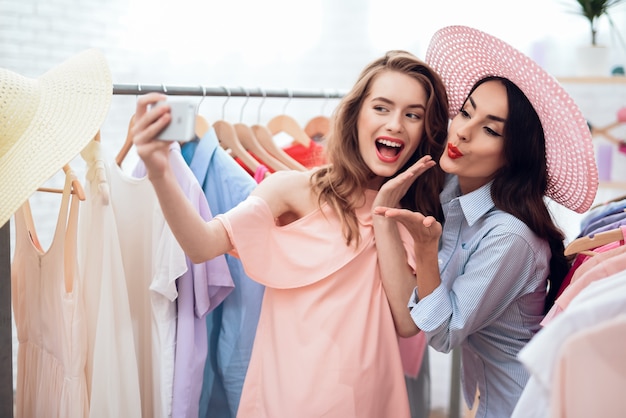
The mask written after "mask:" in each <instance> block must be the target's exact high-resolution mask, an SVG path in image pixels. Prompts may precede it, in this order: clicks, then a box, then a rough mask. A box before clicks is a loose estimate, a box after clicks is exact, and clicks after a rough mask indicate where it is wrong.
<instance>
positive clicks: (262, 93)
mask: <svg viewBox="0 0 626 418" xmlns="http://www.w3.org/2000/svg"><path fill="white" fill-rule="evenodd" d="M259 91H260V92H261V95H262V96H263V98H262V99H261V103H259V108H258V110H257V115H256V123H257V124H261V108H262V107H263V104H264V103H265V98H266V97H267V93H266V92H265V90H263V89H262V88H261V87H259Z"/></svg>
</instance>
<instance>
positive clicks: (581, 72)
mask: <svg viewBox="0 0 626 418" xmlns="http://www.w3.org/2000/svg"><path fill="white" fill-rule="evenodd" d="M576 52H577V55H576V64H577V65H576V75H577V76H579V77H606V76H608V75H609V74H610V68H609V48H608V47H606V46H603V45H586V46H579V47H578V50H577V51H576Z"/></svg>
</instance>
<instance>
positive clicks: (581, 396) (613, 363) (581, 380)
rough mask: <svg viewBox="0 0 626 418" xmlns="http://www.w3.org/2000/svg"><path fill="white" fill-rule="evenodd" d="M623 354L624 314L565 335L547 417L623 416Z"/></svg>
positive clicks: (625, 402)
mask: <svg viewBox="0 0 626 418" xmlns="http://www.w3.org/2000/svg"><path fill="white" fill-rule="evenodd" d="M624 353H626V313H624V314H622V315H619V316H617V317H616V318H613V319H608V320H606V321H604V322H601V323H599V324H598V325H595V326H592V327H589V328H586V329H583V330H582V331H579V332H577V333H575V334H574V335H572V336H571V337H569V338H567V339H566V340H565V342H564V344H563V347H562V348H561V353H560V356H559V358H558V361H557V364H556V368H555V374H554V376H553V380H552V382H553V384H552V396H551V397H550V417H559V418H562V417H563V418H564V417H567V418H588V417H602V418H621V417H624V413H625V411H626V397H624V388H626V361H625V360H624Z"/></svg>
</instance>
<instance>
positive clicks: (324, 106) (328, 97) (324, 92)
mask: <svg viewBox="0 0 626 418" xmlns="http://www.w3.org/2000/svg"><path fill="white" fill-rule="evenodd" d="M322 94H323V95H324V102H323V103H322V109H321V110H320V112H321V113H320V114H321V115H324V112H325V111H326V105H327V104H328V102H329V101H330V93H328V92H326V90H324V89H322Z"/></svg>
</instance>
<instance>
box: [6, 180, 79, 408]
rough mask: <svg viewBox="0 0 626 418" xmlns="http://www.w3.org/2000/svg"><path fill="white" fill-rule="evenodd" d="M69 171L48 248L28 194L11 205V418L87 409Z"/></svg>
mask: <svg viewBox="0 0 626 418" xmlns="http://www.w3.org/2000/svg"><path fill="white" fill-rule="evenodd" d="M72 178H73V177H72V175H71V174H68V175H67V176H66V181H65V188H64V191H63V197H62V202H61V209H60V211H59V219H58V221H57V225H56V230H55V232H54V237H53V239H52V243H51V245H50V248H49V249H48V251H44V250H43V249H42V248H41V246H40V245H39V243H38V240H37V234H36V232H35V230H34V223H33V219H32V214H31V211H30V205H29V203H28V201H26V203H24V204H23V205H22V207H21V208H20V209H18V211H17V212H16V213H15V254H14V257H13V262H12V265H11V288H12V291H11V297H12V303H13V313H14V318H15V325H16V328H17V338H18V342H19V346H18V352H17V390H16V391H17V393H16V395H17V396H16V411H15V416H16V417H17V418H33V417H37V418H47V417H50V418H56V417H59V418H83V417H85V416H87V415H88V413H89V411H88V409H89V406H88V398H87V384H86V378H85V363H86V356H87V336H86V326H85V322H84V306H83V304H82V298H80V297H79V295H80V294H81V289H80V285H81V282H80V279H79V275H78V262H77V257H76V230H77V223H78V203H79V200H78V198H76V197H75V196H73V195H71V194H70V190H71V181H72ZM70 201H71V204H70ZM68 208H69V215H68Z"/></svg>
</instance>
